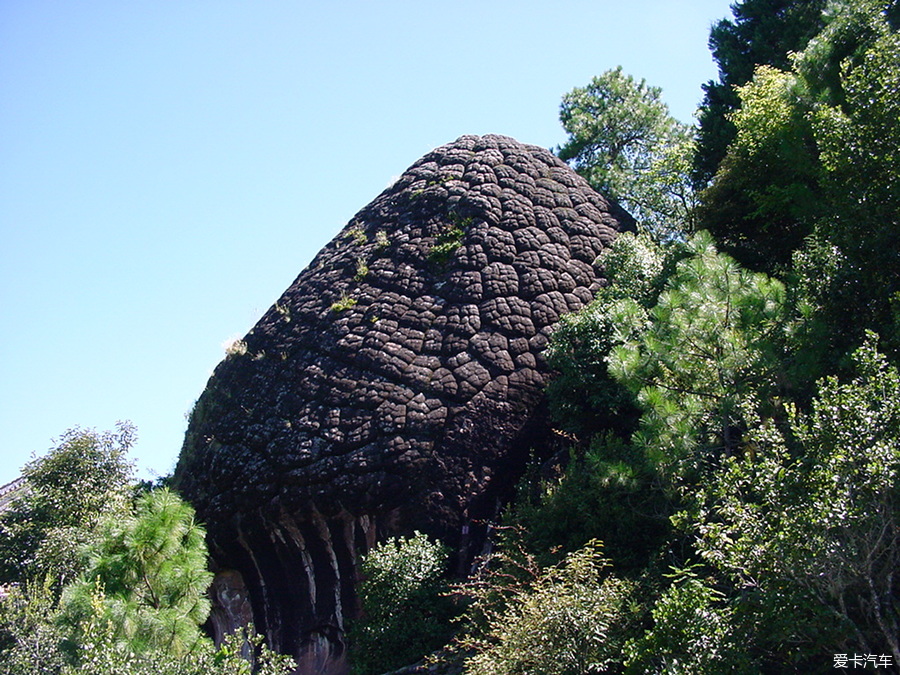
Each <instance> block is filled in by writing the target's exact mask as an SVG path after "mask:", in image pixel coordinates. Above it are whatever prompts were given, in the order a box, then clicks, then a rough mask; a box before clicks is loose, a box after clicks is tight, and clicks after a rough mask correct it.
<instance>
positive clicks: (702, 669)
mask: <svg viewBox="0 0 900 675" xmlns="http://www.w3.org/2000/svg"><path fill="white" fill-rule="evenodd" d="M674 576H675V581H674V583H673V584H672V585H671V586H670V587H669V588H668V589H667V590H666V591H665V592H664V593H663V594H662V596H661V597H660V598H659V600H658V601H657V602H656V604H655V605H654V606H653V611H652V618H653V627H652V628H651V629H650V630H648V631H647V632H645V633H644V634H643V635H641V636H640V637H639V638H637V639H633V640H631V641H630V642H629V644H628V645H627V649H626V652H627V654H628V658H627V661H626V665H627V668H628V670H627V672H629V673H641V674H644V673H646V674H650V673H654V674H655V673H660V674H662V673H671V674H672V675H676V674H680V673H695V674H696V675H719V673H746V674H747V675H751V674H753V673H758V672H759V669H758V666H756V665H755V664H752V662H751V660H750V659H749V657H748V656H747V655H746V654H745V653H744V649H743V646H744V644H743V642H742V637H743V636H742V635H741V631H740V629H739V628H738V626H737V622H736V621H735V620H734V611H733V610H732V609H731V608H730V607H729V606H728V605H727V604H726V603H725V602H724V598H723V594H722V593H721V592H720V591H717V590H716V589H714V588H712V587H711V586H710V585H709V584H708V582H707V581H706V580H704V579H701V578H699V577H698V576H697V575H696V574H695V573H694V572H693V571H692V570H678V571H677V572H676V573H675V575H674Z"/></svg>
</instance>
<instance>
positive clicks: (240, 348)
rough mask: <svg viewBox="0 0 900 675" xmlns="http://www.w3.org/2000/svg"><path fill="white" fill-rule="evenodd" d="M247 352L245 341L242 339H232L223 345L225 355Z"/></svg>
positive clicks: (238, 354) (241, 354)
mask: <svg viewBox="0 0 900 675" xmlns="http://www.w3.org/2000/svg"><path fill="white" fill-rule="evenodd" d="M246 353H247V343H246V342H244V341H243V340H232V341H231V342H230V343H228V344H227V345H226V346H225V355H226V356H243V355H244V354H246Z"/></svg>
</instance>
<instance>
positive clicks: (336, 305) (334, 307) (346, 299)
mask: <svg viewBox="0 0 900 675" xmlns="http://www.w3.org/2000/svg"><path fill="white" fill-rule="evenodd" d="M356 302H357V301H356V298H351V297H350V296H349V295H342V296H341V299H340V300H337V301H335V302H333V303H331V311H332V312H343V311H344V310H345V309H350V308H351V307H355V306H356Z"/></svg>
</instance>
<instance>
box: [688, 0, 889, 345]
mask: <svg viewBox="0 0 900 675" xmlns="http://www.w3.org/2000/svg"><path fill="white" fill-rule="evenodd" d="M888 6H889V3H887V2H881V1H878V0H866V1H865V2H854V3H839V4H836V5H835V6H833V11H831V12H830V13H829V14H828V16H827V20H828V24H827V26H826V27H825V29H824V30H823V31H822V32H821V34H819V35H818V36H816V37H815V38H814V39H812V40H811V41H810V42H809V44H808V46H807V47H806V49H805V50H804V51H802V52H800V53H798V54H797V55H795V56H794V57H793V58H792V59H791V61H790V63H789V64H785V65H784V66H782V68H783V69H782V70H777V69H775V68H772V67H763V68H759V69H757V71H756V73H755V76H754V78H753V80H752V81H751V82H749V83H748V84H747V85H745V86H743V87H740V88H739V94H740V99H741V108H740V110H739V111H738V112H737V113H736V114H735V115H734V116H733V118H732V119H733V121H734V123H735V125H736V128H737V135H736V138H735V140H734V142H733V143H732V145H731V147H730V148H729V150H728V154H727V156H726V157H725V160H724V161H723V162H722V164H721V166H720V167H719V171H718V174H717V175H716V178H715V181H714V182H713V184H712V186H711V187H710V188H709V190H708V191H707V192H706V193H705V194H704V198H703V201H704V206H703V208H701V209H700V211H699V213H700V225H701V226H703V227H707V228H708V229H710V231H711V232H712V233H713V235H714V236H715V237H716V238H717V240H718V241H720V242H721V243H722V245H723V247H724V249H725V250H726V251H728V252H729V253H731V254H733V255H734V256H735V257H737V258H738V260H740V261H741V262H742V263H744V264H746V265H748V266H750V267H751V268H753V269H757V270H764V271H768V272H770V273H771V272H775V273H778V274H779V275H787V273H788V268H789V266H790V264H791V262H792V258H791V254H792V253H793V252H794V251H797V250H800V249H801V248H802V247H803V246H804V245H806V242H807V238H808V237H812V240H813V243H812V244H810V245H811V246H817V247H819V249H820V250H822V249H823V247H824V246H835V247H837V248H838V249H839V251H840V252H841V255H842V256H844V257H846V259H847V263H848V266H849V268H850V269H853V270H854V271H853V274H852V275H849V276H848V275H839V276H836V277H833V279H834V281H835V282H836V285H835V286H834V287H833V288H831V289H830V291H829V295H831V296H833V297H834V298H835V300H834V301H833V302H832V303H831V304H832V306H833V307H834V309H833V311H831V312H830V313H831V314H832V315H833V316H839V315H842V314H843V315H845V314H847V313H848V312H849V313H853V314H854V315H857V316H858V320H857V322H856V324H857V326H858V329H857V331H856V332H852V333H851V335H850V340H849V341H848V343H847V344H845V345H844V346H845V347H847V348H849V347H850V345H852V344H854V343H856V344H858V342H859V340H860V339H861V337H862V329H863V328H866V327H868V328H879V329H880V328H881V326H882V325H885V324H890V323H891V321H892V314H891V311H890V309H889V307H888V303H887V299H888V298H890V297H891V296H892V295H893V294H894V293H895V292H896V291H897V290H900V273H898V272H897V271H896V270H897V269H898V265H897V249H896V246H895V245H894V244H895V242H896V239H897V236H898V233H900V223H898V212H900V189H898V184H897V180H898V178H897V176H898V171H900V165H898V162H900V160H898V158H897V153H896V152H894V150H893V148H895V147H897V143H898V142H900V122H898V115H900V36H898V34H897V32H896V31H895V30H894V29H892V27H891V26H890V24H889V23H888V20H887V18H886V9H887V8H888ZM822 318H823V319H824V320H827V321H831V320H833V317H829V316H827V315H826V316H823V317H822ZM831 328H832V329H834V328H835V326H832V327H831ZM889 332H890V331H889ZM892 348H893V347H892Z"/></svg>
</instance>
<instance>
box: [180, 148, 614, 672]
mask: <svg viewBox="0 0 900 675" xmlns="http://www.w3.org/2000/svg"><path fill="white" fill-rule="evenodd" d="M630 223H631V220H630V218H629V217H628V215H627V214H625V213H624V212H622V211H621V210H619V209H618V208H617V207H615V206H614V205H611V204H610V203H609V202H607V201H606V200H605V199H604V198H603V197H601V196H600V195H598V194H597V193H596V192H594V191H593V190H592V189H591V188H590V187H589V186H588V185H587V183H586V182H585V181H584V180H582V179H581V178H580V177H579V176H578V175H576V174H575V173H574V172H573V171H572V170H571V169H570V168H569V167H568V166H566V165H565V164H564V163H563V162H561V161H560V160H559V159H557V158H556V157H555V156H554V155H553V154H552V153H550V152H549V151H547V150H545V149H542V148H538V147H534V146H529V145H523V144H521V143H518V142H516V141H515V140H513V139H510V138H506V137H502V136H483V137H477V136H463V137H461V138H459V139H458V140H456V141H455V142H453V143H451V144H449V145H446V146H443V147H441V148H438V149H436V150H434V151H433V152H430V153H429V154H427V155H426V156H425V157H423V158H422V159H420V160H419V161H418V162H416V163H415V164H413V166H412V167H410V168H409V169H408V170H407V171H406V172H405V173H404V174H403V175H402V176H401V177H400V179H399V180H397V182H396V183H395V184H394V185H393V186H391V187H390V188H388V189H387V190H385V191H384V192H383V193H382V194H381V195H380V196H378V197H377V198H376V199H375V200H374V201H373V202H372V203H371V204H369V205H368V206H367V207H365V208H364V209H363V210H362V211H360V212H359V213H358V214H357V215H356V217H355V218H353V220H351V222H350V223H349V224H348V225H347V226H346V227H345V228H344V230H343V231H342V232H341V233H340V234H339V235H338V236H337V237H335V238H334V239H333V240H332V241H331V243H329V244H328V245H327V246H326V247H325V248H324V249H323V250H322V251H321V252H320V253H319V254H318V255H317V256H316V257H315V259H314V260H313V261H312V263H311V264H310V265H309V267H307V268H306V269H305V270H304V271H303V272H302V273H301V274H300V276H299V277H297V280H296V281H295V282H294V283H293V284H292V285H291V287H290V288H288V290H287V291H285V292H284V294H283V295H282V296H281V298H279V299H278V300H277V301H276V302H275V304H274V305H273V306H272V308H271V309H270V310H269V311H268V312H266V314H265V315H264V316H263V317H262V318H261V319H260V321H259V322H258V323H257V324H256V326H255V327H254V328H253V329H252V330H251V331H250V332H249V333H248V334H247V336H246V337H245V338H244V340H243V341H241V342H239V343H237V344H236V346H235V347H234V348H233V349H232V350H231V351H232V353H231V354H230V355H229V356H228V357H227V358H226V359H225V360H224V361H223V362H222V363H221V364H220V365H219V366H218V368H217V369H216V371H215V373H214V374H213V376H212V377H211V379H210V381H209V384H208V386H207V388H206V390H205V391H204V392H203V394H202V396H201V397H200V399H199V400H198V402H197V404H196V407H195V409H194V411H193V414H192V416H191V421H190V424H189V428H188V432H187V435H186V439H185V444H184V448H183V450H182V454H181V458H180V460H179V464H178V467H177V470H176V477H175V478H176V484H177V486H178V487H179V488H180V490H181V491H182V492H183V494H184V495H185V496H186V497H187V498H188V499H189V500H190V501H191V502H192V503H193V504H194V505H195V507H196V509H197V512H198V515H199V517H200V518H201V519H202V520H203V521H204V522H205V523H206V526H207V530H208V538H209V543H210V550H211V555H212V559H213V563H214V565H215V569H217V570H220V571H221V578H222V579H223V581H222V584H224V585H222V588H224V589H225V590H224V591H221V593H220V595H223V597H225V598H226V600H222V599H220V600H219V601H218V605H219V609H218V615H222V614H223V612H224V614H227V607H224V608H223V605H227V604H228V603H229V602H230V603H232V604H233V605H234V606H235V607H239V608H240V609H239V610H235V611H237V612H238V613H239V614H240V613H243V614H247V613H248V610H247V607H248V603H249V607H250V608H251V611H250V612H249V613H251V614H252V617H253V619H254V623H255V625H256V627H257V629H259V630H261V631H262V632H264V633H265V634H266V636H267V638H268V640H269V642H270V644H271V645H272V646H273V647H274V648H276V649H278V650H280V651H282V652H285V653H290V654H293V655H295V656H296V657H298V658H299V659H300V660H301V663H302V669H301V672H322V673H325V672H335V673H337V672H342V671H343V669H344V668H345V663H344V661H343V652H344V638H343V631H344V626H345V622H346V621H347V620H348V619H350V618H352V617H353V615H354V612H355V611H356V596H355V591H354V588H355V581H356V561H357V556H358V555H359V554H360V553H361V552H364V551H365V550H367V549H368V548H370V547H371V546H372V545H373V544H374V543H375V542H376V541H377V540H379V539H381V538H383V537H385V536H388V535H390V534H394V533H408V532H411V531H412V530H413V529H416V528H417V529H420V530H424V531H426V532H428V533H430V534H432V535H434V536H437V537H440V538H441V539H443V540H444V541H445V542H447V543H449V544H450V545H451V546H453V547H455V550H456V551H457V559H458V560H459V561H461V562H463V563H464V562H465V560H466V559H467V558H468V557H469V556H471V555H472V554H473V551H474V550H475V547H476V546H477V545H478V543H479V541H478V540H479V538H480V537H483V535H482V534H481V532H482V531H481V530H479V527H483V523H484V520H485V519H487V518H490V517H493V516H494V515H496V511H497V508H498V504H499V503H500V502H501V501H502V500H503V499H505V498H506V497H507V496H508V494H509V491H510V489H511V487H512V485H513V484H514V482H515V480H516V479H517V478H518V477H519V476H520V475H521V472H522V469H523V467H524V465H525V462H526V461H527V457H528V453H529V451H530V450H532V449H536V450H538V451H540V450H541V448H542V447H543V446H544V445H545V437H546V435H547V431H548V428H549V427H548V424H547V420H546V415H545V411H544V406H543V405H542V401H543V395H544V394H543V391H544V385H545V383H546V381H547V379H548V377H549V375H550V370H549V368H548V367H547V364H546V362H545V360H544V358H543V356H542V353H543V351H544V349H545V347H546V346H547V343H548V337H549V335H550V332H551V330H552V328H553V325H554V323H556V322H557V321H558V320H559V318H560V316H562V315H563V314H565V313H566V312H571V311H574V310H578V309H580V308H582V307H583V306H584V305H585V304H587V303H588V302H590V301H591V299H592V298H593V296H594V294H595V292H596V291H597V290H598V289H599V288H600V287H601V286H602V285H603V284H604V283H605V282H604V280H603V278H602V277H601V276H600V274H599V272H598V270H597V269H596V268H595V267H594V266H593V263H594V261H595V259H596V258H597V256H598V254H599V253H600V252H601V251H602V250H603V248H604V247H605V246H606V245H607V244H609V243H610V242H611V241H612V240H613V238H614V237H615V235H616V233H617V231H619V230H620V229H622V228H623V226H630ZM217 592H219V591H217ZM228 598H230V600H228Z"/></svg>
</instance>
